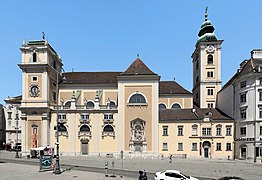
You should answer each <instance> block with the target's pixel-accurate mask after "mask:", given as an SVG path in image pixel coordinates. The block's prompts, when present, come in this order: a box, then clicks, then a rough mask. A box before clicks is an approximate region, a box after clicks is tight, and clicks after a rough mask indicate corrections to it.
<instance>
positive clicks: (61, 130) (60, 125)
mask: <svg viewBox="0 0 262 180" xmlns="http://www.w3.org/2000/svg"><path fill="white" fill-rule="evenodd" d="M58 131H59V132H67V129H66V127H65V125H64V124H59V125H58Z"/></svg>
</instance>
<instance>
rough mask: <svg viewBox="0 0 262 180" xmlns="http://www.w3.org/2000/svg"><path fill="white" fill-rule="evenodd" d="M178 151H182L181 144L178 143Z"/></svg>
mask: <svg viewBox="0 0 262 180" xmlns="http://www.w3.org/2000/svg"><path fill="white" fill-rule="evenodd" d="M177 150H178V151H183V143H178V149H177Z"/></svg>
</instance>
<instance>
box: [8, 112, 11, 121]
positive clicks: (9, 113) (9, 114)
mask: <svg viewBox="0 0 262 180" xmlns="http://www.w3.org/2000/svg"><path fill="white" fill-rule="evenodd" d="M7 115H8V120H12V112H8V113H7Z"/></svg>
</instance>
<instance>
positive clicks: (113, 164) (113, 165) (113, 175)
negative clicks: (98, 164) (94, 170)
mask: <svg viewBox="0 0 262 180" xmlns="http://www.w3.org/2000/svg"><path fill="white" fill-rule="evenodd" d="M112 170H113V174H112V175H111V176H110V177H116V175H115V162H114V159H113V161H112Z"/></svg>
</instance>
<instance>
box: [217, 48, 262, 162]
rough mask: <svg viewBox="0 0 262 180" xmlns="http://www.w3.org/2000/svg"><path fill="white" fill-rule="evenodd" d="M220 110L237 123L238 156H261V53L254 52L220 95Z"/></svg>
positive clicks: (236, 147)
mask: <svg viewBox="0 0 262 180" xmlns="http://www.w3.org/2000/svg"><path fill="white" fill-rule="evenodd" d="M218 107H219V108H220V109H221V110H222V111H223V112H225V113H227V114H228V115H229V116H230V117H232V118H233V119H235V155H236V158H239V159H254V161H256V158H254V157H261V156H262V50H261V49H257V50H252V51H251V58H250V59H249V60H244V61H243V62H242V63H241V64H240V68H239V69H238V70H237V72H236V74H235V75H234V76H233V77H232V78H231V79H230V80H229V81H228V82H227V83H226V84H225V86H224V87H223V88H222V90H221V91H220V92H219V93H218Z"/></svg>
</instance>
